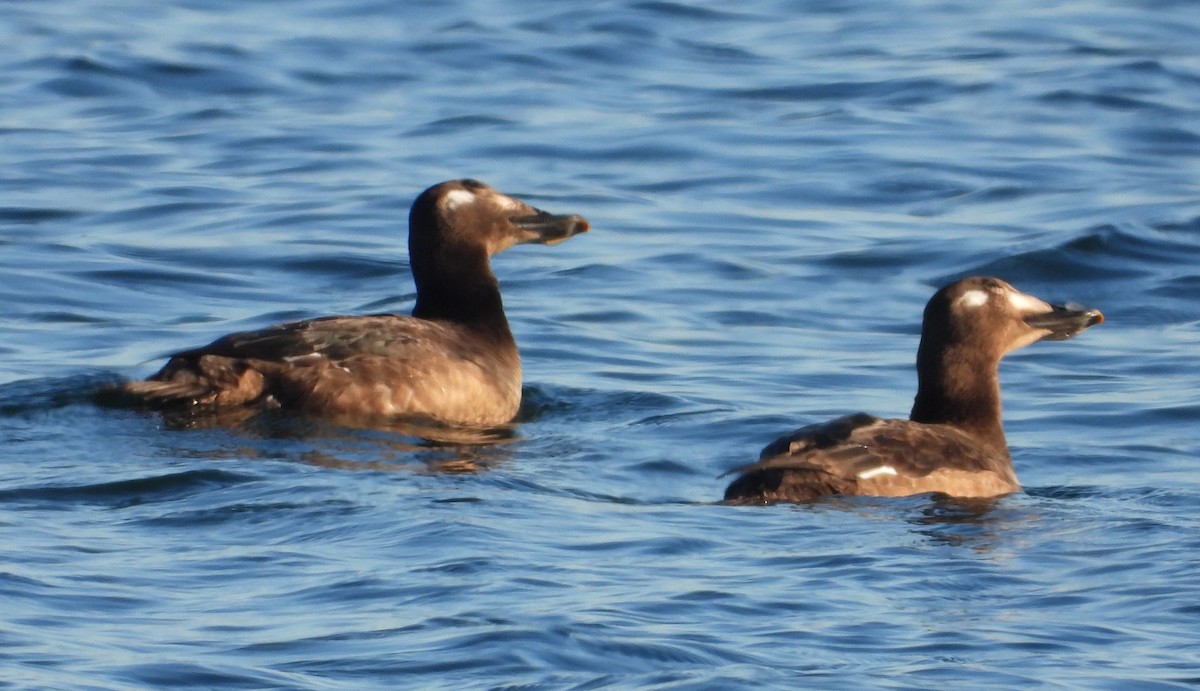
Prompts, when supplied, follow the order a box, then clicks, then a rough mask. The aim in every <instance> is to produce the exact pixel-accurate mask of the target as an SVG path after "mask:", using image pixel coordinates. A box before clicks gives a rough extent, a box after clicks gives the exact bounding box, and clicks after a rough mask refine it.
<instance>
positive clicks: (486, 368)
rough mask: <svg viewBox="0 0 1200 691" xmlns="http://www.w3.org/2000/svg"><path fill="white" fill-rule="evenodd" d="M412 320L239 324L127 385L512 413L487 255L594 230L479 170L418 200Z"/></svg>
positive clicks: (509, 341) (184, 403) (264, 400)
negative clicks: (487, 181)
mask: <svg viewBox="0 0 1200 691" xmlns="http://www.w3.org/2000/svg"><path fill="white" fill-rule="evenodd" d="M409 227H410V230H409V255H410V262H411V265H412V268H413V276H414V279H415V282H416V284H417V304H416V306H415V308H414V310H413V314H412V315H411V316H406V315H395V314H379V315H370V316H339V317H326V318H321V319H312V320H307V321H299V322H292V323H288V324H280V325H276V326H272V327H268V328H266V329H262V330H259V331H247V332H239V333H234V334H229V335H227V336H224V337H222V338H219V339H217V340H216V341H213V342H212V343H210V344H208V345H206V346H203V347H201V348H196V349H193V350H188V351H184V352H180V353H177V354H175V355H173V356H172V357H171V358H170V360H169V361H168V362H167V364H166V365H165V366H164V367H163V368H162V370H160V371H159V372H158V373H157V374H155V375H153V376H151V377H150V378H149V379H147V380H146V381H141V382H130V383H127V384H125V385H124V387H123V388H124V392H125V393H126V394H128V395H131V396H134V397H136V398H137V399H139V400H140V401H142V402H143V403H144V404H146V405H149V406H151V407H163V408H179V407H185V408H196V409H200V410H230V409H251V410H254V409H267V408H287V409H292V410H297V411H301V412H305V413H310V414H315V415H321V416H328V417H334V418H341V419H357V418H374V417H384V418H395V417H420V418H429V419H432V420H436V421H438V422H442V423H447V424H453V425H465V426H478V427H484V426H494V425H499V424H503V423H505V422H508V421H510V420H512V418H513V417H514V416H515V415H516V414H517V409H518V407H519V405H520V401H521V360H520V355H519V353H518V351H517V345H516V342H515V340H514V339H513V335H512V332H511V330H510V329H509V326H508V320H507V319H506V317H505V315H504V307H503V303H502V301H501V298H500V289H499V284H498V282H497V281H496V278H495V276H494V275H493V274H492V272H491V269H490V266H489V261H488V258H489V257H490V256H491V255H492V254H495V253H497V252H499V251H502V250H503V249H505V248H507V247H509V246H511V245H514V244H518V243H524V242H535V243H542V244H552V243H556V242H560V241H562V240H565V239H566V238H568V237H570V236H572V235H574V234H577V233H580V232H584V231H586V230H587V228H588V226H587V222H586V221H585V220H583V219H582V218H580V217H578V216H553V215H550V214H547V213H545V212H542V211H539V210H537V209H534V208H533V207H530V206H528V205H525V204H523V203H521V202H519V201H517V200H515V199H512V198H511V197H507V196H505V195H502V194H500V193H498V192H496V191H495V190H493V189H491V188H490V187H487V186H486V185H483V184H482V183H479V182H476V181H474V180H456V181H449V182H445V183H441V184H439V185H435V186H433V187H431V188H429V189H428V190H426V191H425V192H424V193H422V195H421V196H420V197H418V198H417V200H416V202H414V204H413V209H412V213H411V215H410V221H409Z"/></svg>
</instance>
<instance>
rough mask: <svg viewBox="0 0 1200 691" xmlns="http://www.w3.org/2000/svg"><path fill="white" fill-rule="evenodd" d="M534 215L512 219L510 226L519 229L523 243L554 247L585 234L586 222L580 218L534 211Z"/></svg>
mask: <svg viewBox="0 0 1200 691" xmlns="http://www.w3.org/2000/svg"><path fill="white" fill-rule="evenodd" d="M534 211H536V213H534V214H532V215H529V216H518V217H516V218H514V219H512V224H513V225H514V226H516V227H517V228H519V229H520V230H521V232H522V235H523V236H524V237H522V238H521V242H523V243H534V244H539V245H556V244H558V243H560V242H562V241H563V240H566V239H567V238H570V237H572V236H575V235H579V234H580V233H586V232H587V230H588V227H589V226H588V222H587V220H586V219H584V218H583V217H582V216H575V215H568V216H559V215H556V214H549V213H546V212H545V211H541V210H539V209H535V210H534Z"/></svg>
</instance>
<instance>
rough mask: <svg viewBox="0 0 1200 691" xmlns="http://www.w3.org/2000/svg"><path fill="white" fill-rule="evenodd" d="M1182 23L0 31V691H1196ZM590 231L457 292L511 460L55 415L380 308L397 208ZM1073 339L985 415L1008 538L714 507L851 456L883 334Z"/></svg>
mask: <svg viewBox="0 0 1200 691" xmlns="http://www.w3.org/2000/svg"><path fill="white" fill-rule="evenodd" d="M1193 10H1194V8H1193V6H1192V4H1191V3H1189V2H1185V1H1179V2H1171V1H1169V0H1141V1H1135V2H1105V1H1099V0H1098V1H1096V2H1075V3H1068V2H1052V3H1039V2H1026V1H1018V2H1011V3H1003V4H993V5H988V4H980V3H972V2H960V1H955V0H950V1H947V2H924V1H918V0H911V1H909V2H899V3H893V2H888V3H883V2H873V1H871V0H846V1H829V2H805V3H798V2H783V1H780V0H750V1H749V2H745V3H740V4H738V5H736V6H733V5H729V4H728V3H715V2H690V3H675V2H657V1H649V2H645V1H632V0H618V1H616V2H602V3H596V2H576V1H573V0H572V1H568V2H559V3H554V4H546V3H532V2H516V3H507V4H506V5H504V6H503V7H500V6H497V5H496V4H494V3H486V2H471V1H470V0H456V1H452V2H446V3H440V4H439V5H437V6H436V8H435V7H434V6H428V7H427V6H424V5H420V4H418V3H408V4H403V3H401V4H399V5H397V6H392V4H388V3H372V2H361V1H359V2H338V3H334V2H328V1H327V0H302V1H300V2H294V3H290V4H289V5H288V7H287V8H286V9H285V8H282V7H276V6H275V5H272V4H254V3H236V2H230V1H229V0H198V1H195V2H181V3H173V4H163V3H149V2H123V3H115V2H104V3H100V4H97V3H82V2H77V1H75V2H60V3H14V2H9V3H4V14H5V19H6V20H5V22H3V23H2V24H0V42H2V43H3V45H4V46H5V51H4V54H3V57H0V65H2V67H3V69H0V192H2V194H0V536H2V538H0V602H3V603H4V605H3V606H2V607H0V612H3V613H2V614H0V678H2V679H3V680H4V681H3V682H0V684H4V685H7V686H9V687H12V688H103V689H108V688H111V689H125V688H156V687H157V688H162V687H170V688H183V687H193V688H312V689H333V688H339V689H340V688H346V689H351V688H352V689H360V688H397V687H401V688H447V689H451V688H452V689H461V688H517V687H520V688H537V689H542V688H544V689H560V688H603V687H621V688H630V687H637V688H661V689H667V688H671V689H676V688H737V687H749V686H766V687H774V688H913V689H922V688H931V687H941V686H952V687H963V688H976V689H981V688H1005V689H1007V688H1015V687H1021V688H1097V689H1131V688H1138V689H1155V688H1195V687H1197V686H1200V653H1198V652H1197V650H1198V647H1197V645H1196V641H1197V640H1198V639H1200V604H1198V603H1200V586H1198V585H1197V579H1196V578H1195V574H1196V573H1197V567H1198V566H1200V557H1198V556H1197V555H1200V475H1198V474H1197V471H1196V468H1197V461H1198V458H1197V457H1198V456H1200V443H1198V441H1197V432H1196V429H1197V422H1198V421H1200V393H1198V390H1197V388H1198V387H1197V378H1196V371H1197V368H1196V354H1197V352H1198V347H1200V273H1198V270H1197V268H1196V267H1197V266H1200V126H1198V125H1197V122H1196V118H1195V114H1196V113H1197V112H1200V48H1198V47H1197V43H1196V40H1195V37H1196V36H1197V35H1198V33H1200V16H1197V14H1196V13H1195V12H1194V11H1193ZM464 176H472V177H477V178H480V179H482V180H484V181H486V182H488V183H490V184H492V185H494V186H496V187H497V188H499V189H501V190H503V191H506V192H509V193H512V194H514V195H517V196H520V197H522V198H523V199H525V200H527V201H529V202H531V203H533V204H535V205H538V206H540V207H544V208H546V209H549V210H553V211H559V212H573V213H580V214H583V215H585V216H586V217H587V218H588V219H589V220H590V221H591V223H592V227H593V231H592V232H591V233H589V234H587V235H585V236H581V237H579V238H575V239H572V240H571V241H570V242H568V243H565V244H563V245H560V246H556V247H552V248H542V247H522V248H517V249H514V250H512V251H510V252H507V253H505V254H504V255H501V256H499V257H498V258H497V259H496V261H495V263H494V266H495V270H496V272H497V274H498V276H499V277H500V279H501V281H502V284H503V290H504V296H505V303H506V306H507V309H508V312H509V317H510V320H511V322H512V326H513V330H514V332H515V333H516V334H517V338H518V341H519V343H520V345H521V347H522V352H523V356H524V363H525V371H526V389H525V403H524V407H523V412H522V415H521V419H520V422H519V425H517V427H516V429H515V436H514V437H513V438H511V439H506V440H502V441H501V442H498V443H493V444H485V445H462V444H436V443H431V442H429V441H426V440H423V439H421V438H419V437H414V436H410V435H405V434H401V433H399V432H397V431H396V430H355V429H345V428H340V427H336V426H332V425H325V424H320V423H316V422H313V421H305V420H295V419H287V418H282V417H267V418H264V419H260V420H256V421H253V422H251V423H249V424H246V425H243V426H240V427H236V428H226V427H207V428H204V427H198V428H180V427H179V426H174V425H169V424H166V423H165V422H164V421H163V420H162V419H160V418H158V417H156V416H154V415H147V414H143V413H139V412H135V411H123V410H113V409H107V408H101V407H97V406H95V405H93V404H92V402H91V399H90V397H89V396H88V394H87V392H88V390H89V389H91V388H94V387H95V386H98V385H100V384H102V383H105V382H110V381H115V380H117V379H119V378H122V377H140V376H145V375H147V374H149V373H150V372H152V371H153V370H154V369H155V368H156V367H157V366H158V365H159V364H161V362H162V357H163V355H164V354H165V353H169V352H171V351H172V350H175V349H179V348H184V347H188V346H194V345H198V344H202V343H206V342H208V341H209V340H211V339H212V338H214V337H216V336H218V335H221V334H223V333H227V332H229V331H232V330H238V329H247V328H256V327H261V326H265V325H267V324H270V323H274V322H278V321H281V320H287V319H298V318H305V317H312V316H320V315H327V314H340V313H364V312H381V311H407V310H408V309H409V308H410V307H411V304H412V298H413V288H412V284H411V279H410V275H409V272H408V265H407V258H406V253H405V249H404V248H405V233H406V227H405V219H406V217H407V209H408V205H409V203H410V202H411V200H412V199H413V198H414V197H415V196H416V195H417V194H418V193H419V192H420V191H421V190H422V189H424V188H425V187H427V186H428V185H430V184H432V183H434V182H437V181H439V180H443V179H447V178H453V177H464ZM978 273H983V274H992V275H996V276H999V277H1001V278H1004V279H1006V280H1009V281H1011V282H1013V283H1015V284H1016V285H1017V286H1018V287H1020V288H1022V289H1024V290H1026V291H1028V292H1031V293H1033V294H1036V295H1039V296H1041V297H1045V298H1048V299H1053V300H1074V301H1077V302H1081V303H1085V304H1088V305H1091V306H1095V307H1097V308H1100V309H1102V310H1103V311H1104V313H1105V315H1106V316H1107V321H1106V323H1105V324H1103V325H1102V326H1100V327H1098V328H1095V329H1092V330H1090V331H1089V332H1087V333H1086V334H1083V335H1082V336H1081V337H1080V338H1078V339H1077V340H1074V341H1068V342H1064V343H1044V344H1037V345H1035V346H1033V347H1030V348H1029V349H1028V350H1025V351H1022V352H1021V353H1018V354H1015V355H1013V356H1011V357H1010V358H1009V359H1008V360H1006V362H1005V364H1004V366H1003V367H1002V372H1001V375H1002V381H1003V385H1004V390H1005V402H1006V411H1005V412H1006V423H1007V431H1008V436H1009V442H1010V445H1011V447H1012V450H1013V456H1014V460H1015V465H1016V467H1017V471H1018V473H1019V475H1020V477H1021V480H1022V482H1023V484H1024V485H1025V491H1024V492H1022V493H1020V494H1017V495H1013V496H1009V497H1005V498H1002V499H999V500H997V501H994V502H982V503H978V502H975V503H971V502H965V503H964V502H953V501H948V500H945V499H937V498H933V497H929V496H924V497H912V498H905V499H889V500H878V499H853V500H830V501H827V502H822V503H818V504H816V505H812V506H802V507H794V506H777V507H769V508H764V507H737V508H735V507H725V506H721V505H719V504H718V503H716V502H717V500H718V499H719V498H720V496H721V493H722V491H723V488H724V485H725V480H723V479H719V478H718V477H717V476H718V475H719V474H720V473H722V472H724V471H726V470H728V469H729V468H731V467H734V466H737V465H739V464H742V463H745V462H747V461H748V460H751V459H752V458H753V457H754V455H755V454H756V453H757V450H758V449H759V448H760V447H761V446H762V445H763V444H765V443H766V442H767V441H769V440H770V439H772V438H773V437H775V436H777V435H778V434H780V433H782V432H784V431H787V430H789V429H792V428H793V427H796V426H799V425H802V424H807V423H810V422H815V421H818V420H821V419H825V418H827V417H830V416H833V415H840V414H844V413H847V412H853V411H857V410H867V411H870V412H872V413H875V414H879V415H884V416H903V415H905V414H906V413H907V411H908V407H909V405H910V404H911V400H912V395H913V391H914V387H915V382H914V376H913V372H912V361H913V358H914V354H915V350H916V340H917V333H918V328H919V323H918V322H919V318H920V314H921V310H922V308H923V305H924V302H925V300H926V299H927V298H928V297H929V296H930V295H931V294H932V293H933V291H934V290H935V288H936V287H937V286H939V285H941V284H942V283H944V282H946V281H948V280H950V279H952V278H955V277H958V276H962V275H967V274H978Z"/></svg>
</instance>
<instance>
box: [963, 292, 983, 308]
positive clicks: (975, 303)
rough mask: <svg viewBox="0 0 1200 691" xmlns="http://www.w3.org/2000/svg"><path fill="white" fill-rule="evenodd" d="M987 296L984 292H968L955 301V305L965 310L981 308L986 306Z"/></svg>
mask: <svg viewBox="0 0 1200 691" xmlns="http://www.w3.org/2000/svg"><path fill="white" fill-rule="evenodd" d="M987 301H988V294H987V291H986V290H968V291H967V292H965V293H963V294H962V295H959V296H958V299H957V300H955V302H956V303H958V304H959V305H961V306H962V307H966V308H967V309H975V308H976V307H983V306H984V305H986V304H987Z"/></svg>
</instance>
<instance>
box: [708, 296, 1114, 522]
mask: <svg viewBox="0 0 1200 691" xmlns="http://www.w3.org/2000/svg"><path fill="white" fill-rule="evenodd" d="M1102 321H1104V315H1102V314H1101V313H1100V312H1099V311H1097V310H1093V309H1076V308H1069V307H1060V306H1056V305H1051V304H1049V303H1046V302H1043V301H1042V300H1039V299H1038V298H1035V297H1033V296H1032V295H1027V294H1025V293H1022V292H1020V291H1018V290H1017V289H1015V288H1013V287H1012V286H1011V285H1009V284H1007V283H1005V282H1004V281H1001V280H999V279H996V278H980V277H975V278H967V279H963V280H961V281H957V282H955V283H951V284H950V285H948V286H945V287H944V288H942V289H941V290H939V291H938V292H937V293H936V294H935V295H934V296H933V298H931V299H930V300H929V304H928V305H927V306H926V307H925V318H924V321H923V323H922V328H921V345H920V347H919V349H918V351H917V382H918V384H917V397H916V400H915V401H914V403H913V408H912V413H911V415H910V416H909V419H908V420H882V419H880V418H877V417H874V416H872V415H867V414H866V413H858V414H856V415H849V416H846V417H842V418H838V419H836V420H833V421H831V422H826V423H821V424H816V425H810V426H808V427H803V428H801V429H798V430H796V431H795V432H792V433H791V434H788V435H785V436H783V437H780V438H779V439H776V440H775V441H773V442H771V443H770V444H768V445H767V447H766V448H765V449H763V450H762V453H761V454H760V455H759V461H758V462H757V463H753V464H751V465H747V466H743V467H741V468H736V469H734V470H732V471H730V473H736V474H737V475H738V477H737V479H735V480H734V481H733V482H732V483H731V484H730V485H729V487H728V488H727V489H726V490H725V500H726V501H727V502H729V503H736V504H771V503H776V502H805V501H812V500H814V499H818V498H820V497H824V496H828V495H833V494H841V495H871V496H883V497H899V496H907V495H911V494H921V493H924V492H941V493H944V494H948V495H951V496H955V497H993V496H998V495H1002V494H1008V493H1010V492H1015V491H1017V490H1018V489H1020V485H1019V484H1018V483H1017V476H1016V473H1015V472H1014V471H1013V466H1012V459H1011V457H1010V456H1009V452H1008V445H1007V443H1006V442H1005V439H1004V427H1003V424H1002V422H1001V419H1000V380H999V376H998V373H999V366H1000V359H1001V358H1002V357H1004V355H1005V354H1006V353H1009V352H1011V351H1013V350H1016V349H1017V348H1022V347H1024V346H1027V345H1029V344H1030V343H1034V342H1036V341H1041V340H1051V341H1059V340H1064V339H1067V338H1071V337H1072V336H1075V335H1077V334H1079V333H1080V332H1082V331H1083V330H1084V329H1087V328H1088V327H1090V326H1093V325H1095V324H1099V323H1101V322H1102ZM730 473H727V474H730Z"/></svg>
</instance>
